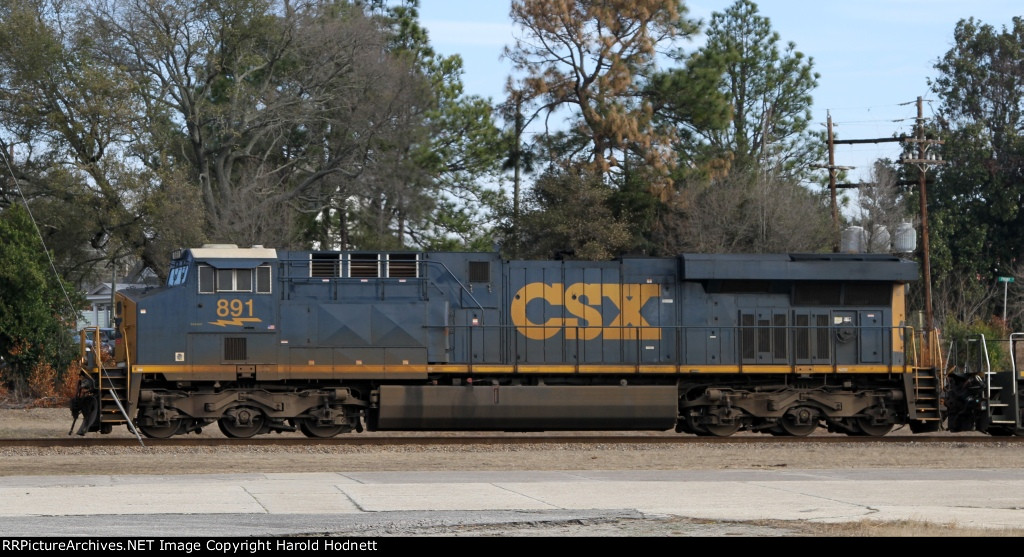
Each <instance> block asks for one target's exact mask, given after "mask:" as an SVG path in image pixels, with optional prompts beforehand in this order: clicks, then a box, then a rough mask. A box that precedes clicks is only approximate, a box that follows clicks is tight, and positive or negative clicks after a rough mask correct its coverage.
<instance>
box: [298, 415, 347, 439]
mask: <svg viewBox="0 0 1024 557" xmlns="http://www.w3.org/2000/svg"><path fill="white" fill-rule="evenodd" d="M299 430H300V431H302V434H303V435H305V436H306V437H313V438H316V439H326V438H328V437H334V436H335V435H338V434H339V433H345V432H346V431H348V430H349V426H348V424H331V425H320V424H318V423H316V420H315V419H304V420H299Z"/></svg>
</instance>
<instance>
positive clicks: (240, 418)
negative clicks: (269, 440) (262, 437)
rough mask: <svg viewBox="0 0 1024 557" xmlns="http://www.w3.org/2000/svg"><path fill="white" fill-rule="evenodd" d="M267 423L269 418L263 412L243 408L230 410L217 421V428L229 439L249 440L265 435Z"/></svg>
mask: <svg viewBox="0 0 1024 557" xmlns="http://www.w3.org/2000/svg"><path fill="white" fill-rule="evenodd" d="M266 423H267V417H266V416H264V415H263V412H261V411H259V410H258V409H256V408H249V407H246V406H243V407H240V408H232V409H230V410H228V411H227V412H226V413H225V416H224V417H223V418H221V419H219V420H217V427H219V428H220V432H221V433H223V434H224V435H225V436H227V437H233V438H236V439H248V438H249V437H252V436H254V435H257V434H259V433H263V432H264V426H265V425H266Z"/></svg>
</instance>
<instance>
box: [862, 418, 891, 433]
mask: <svg viewBox="0 0 1024 557" xmlns="http://www.w3.org/2000/svg"><path fill="white" fill-rule="evenodd" d="M855 423H856V424H857V429H859V430H861V431H862V432H863V433H864V435H867V436H868V437H882V436H883V435H885V434H886V433H889V432H890V431H892V424H873V423H871V418H858V419H857V421H856V422H855Z"/></svg>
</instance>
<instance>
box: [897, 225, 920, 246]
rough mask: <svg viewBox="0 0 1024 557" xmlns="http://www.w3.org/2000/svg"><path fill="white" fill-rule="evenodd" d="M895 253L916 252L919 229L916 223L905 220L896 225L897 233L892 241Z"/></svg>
mask: <svg viewBox="0 0 1024 557" xmlns="http://www.w3.org/2000/svg"><path fill="white" fill-rule="evenodd" d="M892 251H893V252H894V253H914V252H915V251H917V231H916V230H914V225H912V224H910V223H909V222H904V223H902V224H900V225H899V226H897V227H896V235H895V236H894V237H893V241H892Z"/></svg>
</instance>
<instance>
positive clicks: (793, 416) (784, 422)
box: [779, 407, 818, 437]
mask: <svg viewBox="0 0 1024 557" xmlns="http://www.w3.org/2000/svg"><path fill="white" fill-rule="evenodd" d="M779 426H780V427H781V428H782V430H783V431H785V432H786V434H787V435H791V436H793V437H806V436H808V435H810V434H811V433H813V432H814V430H816V429H818V411H817V410H814V409H813V408H806V407H799V408H794V409H792V410H790V411H788V412H786V414H785V415H784V416H782V419H780V420H779Z"/></svg>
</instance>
